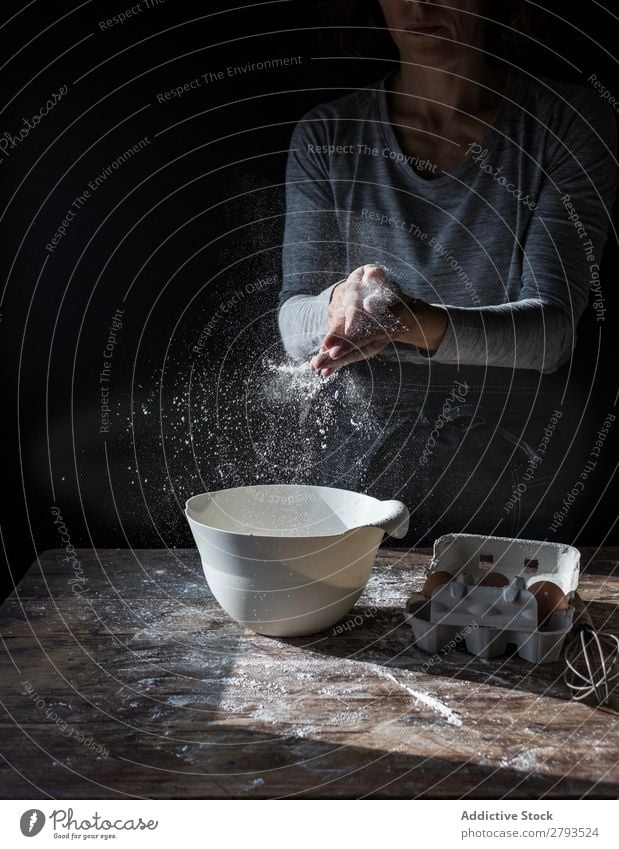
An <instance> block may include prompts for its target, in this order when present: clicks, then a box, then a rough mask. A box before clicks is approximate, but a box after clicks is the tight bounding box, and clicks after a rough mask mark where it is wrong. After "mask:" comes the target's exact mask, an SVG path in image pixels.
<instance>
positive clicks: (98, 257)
mask: <svg viewBox="0 0 619 849" xmlns="http://www.w3.org/2000/svg"><path fill="white" fill-rule="evenodd" d="M23 6H24V4H23V3H22V4H13V3H8V4H7V3H5V4H3V10H2V13H1V14H2V17H3V19H4V20H5V21H7V23H5V24H4V26H3V27H2V29H1V30H0V38H1V39H2V51H1V53H0V55H1V56H3V57H5V59H4V60H3V70H2V81H3V87H2V89H3V96H2V102H3V104H6V105H5V106H4V110H3V112H2V123H1V125H0V133H1V132H4V131H7V132H10V133H12V134H13V135H16V134H18V133H19V131H20V129H21V128H22V127H23V126H24V125H23V123H22V121H23V118H24V117H27V116H30V115H32V114H34V113H35V112H37V111H38V110H39V109H40V108H41V106H42V105H43V104H44V103H45V101H46V100H47V99H48V97H50V95H51V94H52V92H54V91H58V89H59V88H60V86H61V85H63V84H66V85H67V86H68V92H67V95H66V96H65V97H63V99H62V100H61V101H60V102H59V103H58V104H57V106H56V107H55V108H54V109H53V110H52V111H51V112H50V113H49V114H48V115H47V116H45V118H44V119H42V120H41V122H40V124H39V125H38V126H37V127H36V128H34V129H33V130H32V131H31V132H30V133H29V134H28V135H27V136H26V137H25V138H24V139H23V141H22V142H21V143H20V144H19V145H18V146H17V147H16V148H15V149H12V150H9V151H8V154H9V155H8V156H5V158H4V161H3V162H2V163H0V171H1V176H2V186H3V195H2V197H3V203H2V210H3V219H2V245H3V249H2V252H1V257H0V262H1V263H2V274H1V277H2V282H3V296H2V305H1V312H2V366H3V378H4V390H3V396H2V398H3V419H4V434H5V435H4V439H3V449H4V450H3V461H2V473H3V484H4V486H3V493H4V498H3V507H2V543H3V551H4V556H5V560H6V562H7V564H10V565H9V568H8V569H7V570H6V571H5V572H4V574H3V585H4V589H8V588H10V587H11V585H12V583H13V581H14V580H18V579H19V577H20V575H21V574H22V573H23V571H24V569H25V568H26V567H27V566H28V565H29V563H30V562H32V560H33V559H34V557H35V555H36V552H37V551H41V550H43V549H45V548H50V547H58V546H59V545H60V540H59V537H58V534H57V531H56V529H55V527H54V524H53V517H52V515H51V509H52V508H53V507H54V506H57V507H58V509H59V510H60V512H61V514H62V517H63V519H64V522H65V524H66V527H67V529H68V532H69V533H70V537H71V542H72V544H73V545H75V546H76V547H77V546H79V545H83V546H91V545H96V546H120V547H125V546H128V545H132V546H134V547H147V546H158V547H159V546H164V545H168V546H174V545H188V544H190V537H189V533H188V530H187V529H186V528H185V524H184V519H183V516H182V504H183V502H184V499H185V498H186V497H188V496H189V495H190V494H192V493H193V492H196V491H198V490H199V489H202V488H205V487H208V486H213V485H215V484H217V483H219V485H220V486H223V485H227V484H229V483H230V482H243V481H247V482H250V481H252V480H253V479H254V471H255V469H254V466H255V462H254V459H252V453H251V449H252V441H253V440H254V437H255V434H254V433H250V434H248V433H247V427H246V426H245V418H244V414H245V410H244V408H241V407H239V404H238V401H236V400H235V398H236V395H235V388H238V387H239V386H242V383H243V373H244V369H243V364H244V363H247V362H250V363H251V361H252V357H254V355H255V352H256V351H257V350H261V349H263V348H264V347H269V346H274V347H273V350H274V351H275V349H276V347H277V336H276V329H275V327H276V325H275V307H276V300H277V290H278V286H279V279H280V278H279V274H280V272H279V262H280V250H281V240H282V229H283V219H282V213H283V209H284V203H283V201H284V197H283V179H284V166H285V157H286V150H287V146H288V142H289V138H290V134H291V131H292V128H293V126H294V124H295V122H296V121H297V120H298V119H299V118H300V117H301V116H302V115H303V114H304V113H305V112H306V111H307V110H308V109H309V108H311V107H312V106H313V105H314V104H316V103H318V102H321V101H324V100H328V99H331V98H334V97H337V96H339V95H341V94H344V93H345V92H346V91H347V90H349V89H350V88H354V87H358V86H362V85H365V84H367V83H369V82H371V81H373V80H375V79H377V78H379V77H380V76H382V75H383V74H384V73H385V72H386V71H387V70H388V69H389V68H390V67H392V61H393V57H392V56H389V55H388V54H387V53H385V52H379V53H376V54H374V55H373V56H372V58H360V57H357V58H355V57H351V56H344V55H342V54H341V45H340V41H339V38H338V35H339V32H338V30H337V29H333V30H325V29H324V19H323V18H321V17H320V16H319V13H318V12H317V10H316V8H315V6H314V4H312V3H306V2H297V0H290V2H272V3H257V4H255V5H252V6H248V7H241V6H239V8H238V9H237V10H235V9H234V8H233V7H232V6H231V4H223V3H218V2H211V3H208V4H197V3H190V2H178V0H175V1H174V2H173V0H167V2H164V3H160V4H155V3H152V5H151V7H150V8H148V7H147V5H146V4H145V3H144V0H143V2H142V11H141V12H140V13H139V14H136V15H134V16H132V17H130V18H129V19H127V21H126V22H125V23H123V24H118V25H116V26H113V27H111V28H108V29H105V30H104V31H102V30H101V29H100V27H99V26H98V24H99V22H100V21H103V20H105V19H107V18H110V17H111V16H112V15H115V14H118V13H119V12H122V11H125V10H126V9H127V8H129V7H130V6H131V4H130V3H128V2H126V3H123V2H122V0H119V2H105V3H104V2H95V1H94V0H93V2H90V3H85V4H82V5H80V4H79V3H58V2H35V3H33V4H31V5H30V6H28V7H27V8H25V9H24V8H23ZM560 11H561V15H563V16H564V17H565V16H567V17H568V18H569V16H570V15H571V16H572V20H571V21H570V20H568V19H566V20H565V21H564V22H561V21H560V20H558V19H557V17H556V16H546V18H545V20H540V21H539V22H538V23H539V26H540V27H541V30H540V32H542V33H545V35H544V40H543V41H538V43H537V45H534V44H533V43H529V45H528V47H527V49H526V50H525V51H524V53H522V54H521V56H520V59H519V60H518V61H519V62H520V63H521V64H523V65H525V66H526V67H528V68H530V69H533V70H536V71H538V72H540V73H543V74H546V75H548V76H551V77H554V78H555V79H564V80H574V81H576V82H580V83H586V80H587V78H588V77H589V75H590V74H591V73H596V74H597V76H598V78H599V79H600V80H601V81H603V82H604V83H605V84H606V85H607V86H609V87H612V86H613V85H614V80H615V78H616V68H617V60H616V58H615V55H614V48H615V45H616V43H617V36H618V35H619V28H618V27H617V23H616V19H615V18H613V16H612V15H611V14H610V13H609V12H606V11H605V10H604V9H603V7H602V5H601V4H599V3H593V2H585V3H580V4H577V6H576V7H574V9H573V10H571V9H570V8H568V7H567V6H566V4H561V7H560ZM381 50H382V48H381ZM293 56H301V57H302V62H301V63H300V64H298V65H294V66H289V67H287V68H281V69H277V70H262V71H254V72H242V73H240V74H237V75H236V76H234V77H228V76H227V74H226V69H227V67H228V66H239V65H246V64H247V63H251V62H257V61H260V60H264V59H270V58H275V57H280V58H283V57H293ZM220 70H223V71H224V72H225V73H224V76H225V78H224V80H218V81H216V82H212V83H209V84H204V85H202V87H200V88H197V89H194V90H191V91H189V92H187V93H186V94H184V96H183V97H181V98H176V99H174V100H170V101H168V102H165V103H163V104H161V103H158V102H157V94H158V93H160V92H163V91H165V90H168V89H171V88H172V87H175V86H178V85H183V84H184V83H186V82H189V81H190V80H192V79H194V78H196V77H200V76H201V75H202V74H205V73H207V72H217V71H220ZM614 93H615V94H616V95H617V96H619V88H618V89H617V90H616V91H615V92H614ZM145 136H148V138H149V139H150V143H149V144H148V145H147V146H146V148H145V149H144V150H143V151H142V152H140V153H138V154H136V155H135V156H134V157H133V158H131V159H130V160H129V161H128V162H126V163H125V164H124V165H122V166H120V167H119V168H118V169H117V170H116V171H114V172H113V173H112V174H111V175H110V176H109V177H108V178H107V179H106V180H105V182H104V183H103V184H102V185H101V186H100V187H99V188H98V189H97V190H96V191H95V192H93V193H92V196H91V197H90V198H89V199H88V201H87V202H86V203H85V204H84V206H83V207H82V208H81V209H80V210H79V212H78V213H77V214H76V216H75V218H74V220H73V221H72V222H71V224H70V226H69V228H68V230H67V234H66V235H65V236H64V238H63V239H62V240H61V241H60V243H59V245H58V247H57V248H56V250H55V251H54V252H53V253H51V254H50V253H49V252H48V251H46V248H45V245H46V243H48V242H49V240H50V238H51V237H52V235H53V234H54V232H55V231H56V230H57V228H58V226H59V225H60V223H61V221H62V219H63V218H64V217H65V215H66V211H67V210H68V208H69V207H70V205H71V203H72V201H73V199H74V198H75V197H76V196H77V195H79V194H81V193H82V192H83V191H84V189H85V188H87V187H88V183H89V181H92V180H93V179H94V178H95V177H96V176H97V175H99V174H100V173H101V172H102V171H103V169H104V168H106V166H109V165H110V163H111V162H113V161H114V160H116V159H117V157H119V156H120V155H121V154H122V153H123V152H124V151H126V150H127V149H128V148H130V147H131V146H132V145H134V144H135V143H136V142H138V141H139V140H140V139H141V138H143V137H145ZM617 265H618V263H617V246H616V244H614V243H613V237H612V235H611V238H610V240H609V247H608V249H607V256H606V257H605V260H604V266H603V275H602V285H603V291H604V296H605V300H606V305H607V310H608V312H607V319H606V321H605V322H604V323H603V324H597V323H596V322H595V319H594V317H593V313H592V310H589V312H588V314H587V315H586V316H585V318H584V319H583V321H582V324H581V327H580V334H579V345H578V351H577V356H576V361H575V367H574V369H573V372H572V374H571V376H570V385H571V386H572V388H573V391H575V392H580V393H581V394H582V397H583V399H584V400H583V409H584V411H585V416H584V418H583V421H582V423H581V424H580V425H579V434H578V439H579V440H581V441H582V442H583V443H586V444H589V442H590V441H591V438H592V434H594V433H595V431H596V430H597V429H599V427H601V424H602V421H603V418H604V415H605V413H606V412H607V411H609V410H612V409H613V405H614V403H615V396H616V383H617V381H616V372H617V354H618V345H617V335H618V334H617V331H616V330H615V327H614V325H615V322H616V318H615V316H616V315H617V295H616V288H617V287H616V285H615V275H616V273H617ZM256 280H260V281H262V283H261V288H260V293H257V292H248V291H247V286H248V283H251V282H252V281H256ZM239 291H240V292H242V297H241V300H240V303H239V304H237V306H236V307H235V309H234V310H231V311H229V312H228V313H226V316H225V321H224V320H218V322H217V323H216V325H215V329H214V330H213V332H212V333H211V335H210V337H209V338H208V340H206V343H205V344H204V345H201V344H199V342H200V335H201V333H203V331H204V328H205V326H206V325H207V324H208V322H209V321H210V320H212V318H213V316H216V315H219V316H221V315H222V308H221V305H222V302H225V300H226V298H227V297H229V296H230V294H231V293H234V292H239ZM117 309H122V310H124V312H123V318H122V323H123V326H122V329H121V330H119V332H118V334H117V344H116V345H115V347H114V348H113V356H112V359H111V361H110V362H111V376H110V383H109V389H110V404H111V406H112V408H113V412H112V415H111V422H110V429H109V433H105V434H101V433H100V424H101V412H100V402H101V398H100V384H99V373H100V371H101V366H102V363H103V351H104V349H105V346H106V343H107V339H108V335H109V334H108V327H109V326H110V322H111V320H112V317H113V315H114V313H115V312H116V310H117ZM600 330H601V332H600ZM196 346H197V347H198V348H199V350H198V351H196V350H194V348H195V347H196ZM615 462H616V455H615V453H614V450H613V449H611V448H610V446H607V448H606V449H605V454H604V462H603V463H601V464H600V469H599V470H598V471H597V472H596V481H595V486H594V487H590V488H589V490H588V491H587V496H586V497H587V498H588V499H589V505H588V506H589V507H590V514H591V515H590V519H589V520H588V522H587V523H586V524H585V526H584V528H582V530H580V531H579V534H578V541H579V542H581V543H595V544H597V543H603V542H605V543H606V544H608V543H610V542H614V543H616V542H617V541H618V537H617V532H616V530H615V529H614V521H615V517H616V515H617V510H616V495H617V493H616V490H615V489H614V482H613V480H612V479H613V473H614V468H615ZM602 467H603V468H602ZM263 471H264V476H266V477H268V470H263ZM275 476H277V475H275ZM266 477H264V479H266ZM583 497H584V496H583Z"/></svg>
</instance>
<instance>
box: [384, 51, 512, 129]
mask: <svg viewBox="0 0 619 849" xmlns="http://www.w3.org/2000/svg"><path fill="white" fill-rule="evenodd" d="M506 77H507V72H506V71H505V69H504V68H503V67H501V66H493V65H491V64H490V63H489V62H487V61H485V60H484V59H483V58H481V59H478V58H476V57H474V58H472V59H471V60H470V61H468V62H459V63H455V62H454V63H453V65H452V66H451V67H450V68H448V69H447V68H430V67H424V66H423V65H420V64H417V63H415V64H413V63H410V64H409V63H407V62H406V61H403V62H402V63H401V65H400V70H399V73H398V74H397V75H396V77H395V80H394V86H393V89H394V91H393V95H392V103H393V106H394V108H395V110H396V112H397V113H398V114H400V115H407V114H412V113H414V114H415V115H416V116H417V117H419V118H421V119H423V120H424V122H427V123H429V124H431V125H434V126H436V125H444V124H448V123H449V122H450V121H451V120H452V119H453V116H454V114H455V113H468V114H469V115H478V114H480V113H482V112H483V111H485V110H486V109H489V108H493V106H494V105H495V104H496V102H497V100H498V99H499V98H500V96H501V94H502V91H503V88H504V84H505V80H506Z"/></svg>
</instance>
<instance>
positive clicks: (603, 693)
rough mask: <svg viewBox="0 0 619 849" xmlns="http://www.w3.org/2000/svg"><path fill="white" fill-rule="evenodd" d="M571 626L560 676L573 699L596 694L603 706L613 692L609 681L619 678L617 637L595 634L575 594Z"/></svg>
mask: <svg viewBox="0 0 619 849" xmlns="http://www.w3.org/2000/svg"><path fill="white" fill-rule="evenodd" d="M574 612H575V617H574V625H573V627H572V636H571V639H570V642H569V643H568V645H567V646H566V649H565V655H564V657H565V665H566V669H565V672H564V673H563V679H564V681H565V683H566V685H567V686H568V687H569V689H570V690H571V692H572V698H573V699H576V700H577V701H583V700H584V699H586V698H588V697H589V696H595V698H596V699H597V702H598V704H600V705H606V704H608V701H609V699H610V697H611V695H612V692H613V689H614V688H613V687H612V686H611V685H612V682H613V681H614V680H615V679H616V678H617V677H619V668H616V667H617V663H616V661H617V657H619V638H618V637H616V636H615V635H614V634H607V633H598V632H597V631H596V630H595V627H594V626H593V622H592V621H591V617H590V616H589V612H588V610H587V607H586V605H585V602H584V601H583V600H582V598H581V597H580V596H579V595H578V593H576V595H575V596H574Z"/></svg>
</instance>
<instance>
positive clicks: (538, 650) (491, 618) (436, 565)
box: [406, 534, 580, 663]
mask: <svg viewBox="0 0 619 849" xmlns="http://www.w3.org/2000/svg"><path fill="white" fill-rule="evenodd" d="M437 571H446V572H451V573H452V574H453V575H454V576H455V577H454V580H453V581H451V582H450V583H448V584H444V585H442V586H440V587H438V588H437V589H436V590H435V591H434V592H433V593H432V598H431V599H430V600H428V599H426V598H424V597H423V596H421V595H420V594H419V593H415V594H414V595H413V596H411V598H409V600H408V602H407V605H406V612H407V616H406V621H407V622H408V623H409V624H410V626H411V628H412V631H413V636H414V638H415V642H416V644H417V645H418V646H419V648H421V649H423V650H424V651H427V652H430V653H431V654H437V653H438V652H441V651H444V650H445V649H446V648H447V647H455V646H456V645H458V644H461V643H463V644H464V646H465V648H466V650H467V652H469V653H470V654H473V655H476V656H477V657H498V656H499V655H502V654H505V652H506V651H507V650H508V648H509V647H510V645H512V646H515V647H516V649H517V652H518V654H519V656H520V657H522V658H523V659H524V660H527V661H529V662H530V663H550V662H552V661H555V660H557V659H558V658H559V656H560V654H561V648H562V646H563V642H564V640H565V637H566V635H567V634H568V633H569V631H570V629H571V627H572V620H573V616H574V611H573V608H572V606H571V605H570V606H569V607H568V609H567V610H565V611H555V612H554V613H552V614H551V615H550V617H549V618H548V619H547V621H546V622H545V623H544V624H543V625H542V626H541V627H538V623H537V600H536V598H535V596H534V595H533V594H532V593H530V592H529V591H528V589H527V586H529V585H530V584H532V583H534V582H537V581H552V583H554V584H557V586H559V587H560V588H561V589H562V590H563V592H564V593H565V595H566V596H567V598H568V601H569V600H570V599H571V598H573V596H574V593H575V592H576V588H577V587H578V576H579V571H580V553H579V552H578V550H577V549H575V548H574V547H573V546H570V545H564V544H561V543H553V542H539V541H536V540H520V539H511V538H509V537H489V536H477V535H474V534H447V535H445V536H442V537H440V538H439V539H437V540H436V542H435V543H434V555H433V557H432V561H431V563H430V572H429V574H432V573H433V572H437ZM493 571H494V572H500V573H501V574H502V575H505V577H506V578H507V579H508V581H509V584H507V585H506V586H504V587H489V586H477V584H478V582H479V580H480V579H481V578H482V577H484V576H485V575H488V574H489V573H491V572H493Z"/></svg>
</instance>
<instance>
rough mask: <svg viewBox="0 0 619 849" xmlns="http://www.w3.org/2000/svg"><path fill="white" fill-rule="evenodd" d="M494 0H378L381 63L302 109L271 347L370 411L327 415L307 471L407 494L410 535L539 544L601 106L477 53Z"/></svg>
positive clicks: (587, 241) (589, 269) (558, 468)
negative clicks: (385, 61)
mask: <svg viewBox="0 0 619 849" xmlns="http://www.w3.org/2000/svg"><path fill="white" fill-rule="evenodd" d="M505 5H506V4H502V8H504V7H505ZM507 5H509V6H511V7H512V8H513V10H514V12H515V13H517V12H518V6H519V5H520V4H518V3H511V4H507ZM494 6H495V3H494V2H492V0H457V2H456V0H449V2H447V0H445V2H443V1H442V0H437V2H435V3H425V2H405V1H404V0H380V8H381V10H382V13H383V16H384V21H385V25H386V27H387V28H388V29H389V32H390V34H391V36H392V38H393V40H394V41H395V43H396V46H397V48H398V50H399V54H400V65H399V68H398V69H397V70H396V71H395V72H393V73H391V74H389V75H387V77H385V78H384V79H382V80H380V81H378V82H377V83H375V84H373V85H370V86H369V87H368V88H366V89H362V90H360V91H355V92H353V93H352V94H349V95H346V96H345V97H341V98H339V99H338V100H335V101H332V102H330V103H327V104H325V105H322V106H319V107H317V108H316V109H313V110H312V111H311V112H310V113H308V114H307V115H306V116H305V117H304V118H303V119H302V120H301V121H300V123H299V124H298V126H297V127H296V129H295V132H294V135H293V139H292V144H291V150H290V155H289V162H288V170H287V218H286V233H285V245H284V284H283V289H282V294H281V300H280V311H279V322H280V331H281V334H282V339H283V342H284V346H285V348H286V350H287V352H288V353H289V354H290V355H291V356H293V357H295V358H297V359H306V360H309V361H310V364H311V367H312V369H314V370H316V371H317V372H318V373H320V374H321V375H322V376H324V377H328V376H330V375H332V374H333V373H334V372H335V371H338V370H341V369H350V370H351V374H352V375H353V376H354V380H355V382H356V385H357V386H358V388H359V393H358V397H357V406H358V407H359V408H360V409H366V410H367V409H368V405H371V409H372V411H373V416H374V418H373V423H374V426H373V427H371V428H367V427H365V428H363V429H361V432H360V430H359V429H358V428H357V429H356V430H355V429H354V428H351V427H349V426H348V424H347V422H348V421H349V418H348V416H347V415H345V413H346V414H347V413H348V412H350V410H342V411H341V416H340V424H341V427H338V432H337V435H336V438H335V439H334V440H333V443H332V444H331V445H330V451H329V455H328V456H329V460H328V461H327V462H326V463H325V469H329V470H330V472H331V474H330V475H327V474H326V472H325V474H323V479H324V480H325V481H326V482H328V483H330V484H331V485H347V486H352V487H361V488H364V489H365V490H366V491H368V492H370V493H371V494H375V495H378V496H381V497H382V496H388V497H399V498H401V499H402V500H405V501H407V502H408V504H409V507H410V508H411V510H412V513H413V521H412V532H411V536H410V538H409V541H412V542H421V541H423V542H426V543H427V542H429V541H431V539H433V538H435V537H436V536H437V535H438V534H439V533H442V532H445V531H449V530H451V531H467V532H479V533H498V534H503V535H516V534H521V535H527V536H536V537H540V538H545V537H546V536H549V533H550V532H549V524H550V522H551V517H552V513H553V510H554V509H555V504H554V501H553V498H554V497H555V496H559V495H562V494H563V492H564V486H565V484H566V483H567V482H569V480H570V474H573V472H567V474H564V475H563V478H562V477H561V474H562V472H563V471H564V467H565V463H564V460H565V448H566V446H567V445H569V439H570V433H569V432H568V431H567V430H566V428H565V427H564V428H563V430H562V428H561V419H562V418H563V413H564V409H562V406H561V400H560V398H555V397H554V396H553V397H549V396H551V395H552V393H549V392H548V391H547V390H548V389H549V386H548V384H551V383H552V378H548V377H546V375H549V374H550V373H552V372H556V371H557V370H558V369H559V368H560V367H561V366H562V365H563V364H564V363H566V362H567V361H568V360H569V359H570V356H571V353H572V351H573V347H574V342H575V331H576V325H577V323H578V320H579V318H580V315H581V313H582V312H583V310H584V308H585V306H586V304H587V300H588V295H589V289H590V286H591V281H592V274H593V272H594V271H595V269H596V268H597V267H598V264H599V261H600V257H601V255H602V251H603V248H604V243H605V240H606V236H607V231H608V225H609V216H610V209H611V207H612V203H613V199H614V195H615V190H616V183H617V171H616V167H615V158H614V157H615V146H616V128H615V122H614V115H613V114H612V112H611V110H610V109H609V108H608V107H606V106H605V105H603V104H602V103H601V101H600V100H599V98H598V97H597V96H596V95H595V94H594V93H592V92H591V91H589V90H588V89H587V88H585V87H581V86H573V85H568V84H562V83H557V82H553V81H551V80H548V79H535V78H533V77H532V76H531V75H528V74H526V73H525V72H524V71H520V70H518V69H516V67H515V66H512V65H510V64H509V63H508V62H505V61H502V60H500V59H499V58H497V50H496V44H495V43H494V41H493V38H492V37H491V36H492V33H494V32H495V27H493V26H491V25H490V21H491V19H492V10H493V7H494ZM327 383H328V384H329V385H330V386H333V387H334V386H335V383H334V382H333V381H328V382H327ZM325 390H326V388H325ZM326 391H327V390H326ZM328 391H337V390H328ZM353 406H354V404H353ZM353 413H354V411H353ZM351 418H352V421H355V419H354V415H353V416H352V417H351ZM549 434H550V435H549ZM360 458H362V459H361V462H359V459H360ZM336 461H337V462H336ZM356 469H360V470H361V471H360V473H358V472H357V471H355V470H356ZM559 500H560V499H559ZM566 527H567V526H566Z"/></svg>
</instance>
